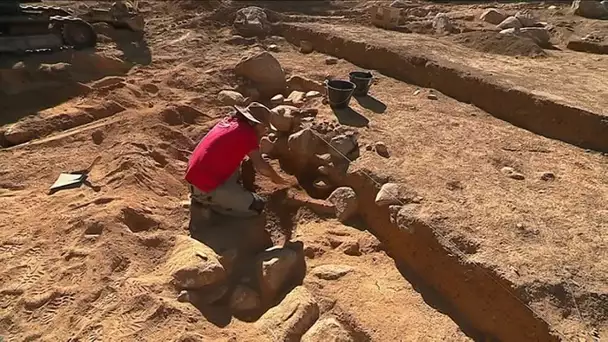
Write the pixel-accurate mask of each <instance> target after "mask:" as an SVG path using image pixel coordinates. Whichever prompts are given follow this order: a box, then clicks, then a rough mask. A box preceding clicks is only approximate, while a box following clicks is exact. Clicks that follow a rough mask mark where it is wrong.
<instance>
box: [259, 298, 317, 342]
mask: <svg viewBox="0 0 608 342" xmlns="http://www.w3.org/2000/svg"><path fill="white" fill-rule="evenodd" d="M318 318H319V305H318V304H317V302H316V300H315V299H314V298H313V296H312V295H311V294H310V292H308V290H306V288H304V287H303V286H298V287H296V288H295V289H293V290H292V291H291V292H290V293H289V294H288V295H287V296H286V297H285V299H283V301H282V302H281V303H279V305H277V306H275V307H273V308H271V309H270V310H268V311H267V312H266V313H265V314H264V315H263V316H262V317H261V318H260V319H259V320H258V321H257V322H256V323H255V326H256V327H257V328H258V329H260V330H262V331H264V332H265V333H267V334H268V335H269V336H272V337H273V340H274V341H284V342H296V341H300V339H301V337H302V335H304V333H305V332H306V331H308V329H310V327H312V326H313V324H314V323H315V322H316V320H317V319H318Z"/></svg>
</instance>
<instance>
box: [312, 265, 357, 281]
mask: <svg viewBox="0 0 608 342" xmlns="http://www.w3.org/2000/svg"><path fill="white" fill-rule="evenodd" d="M352 271H354V268H352V267H350V266H346V265H321V266H317V267H315V268H313V269H312V271H311V273H312V275H314V276H315V277H317V278H319V279H323V280H337V279H340V278H342V277H344V276H345V275H347V274H349V273H350V272H352Z"/></svg>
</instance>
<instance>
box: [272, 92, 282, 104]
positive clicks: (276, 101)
mask: <svg viewBox="0 0 608 342" xmlns="http://www.w3.org/2000/svg"><path fill="white" fill-rule="evenodd" d="M283 102H285V96H283V95H281V94H278V95H275V96H273V97H272V98H271V99H270V103H272V104H273V105H282V104H283Z"/></svg>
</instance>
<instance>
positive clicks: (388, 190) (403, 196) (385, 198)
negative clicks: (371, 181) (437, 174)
mask: <svg viewBox="0 0 608 342" xmlns="http://www.w3.org/2000/svg"><path fill="white" fill-rule="evenodd" d="M416 197H418V195H417V194H416V192H414V191H412V190H409V189H408V188H407V187H406V186H405V185H403V184H398V183H386V184H383V185H382V187H381V188H380V191H378V193H377V194H376V200H375V203H376V205H379V206H387V205H394V204H405V203H412V202H413V201H414V199H415V198H416Z"/></svg>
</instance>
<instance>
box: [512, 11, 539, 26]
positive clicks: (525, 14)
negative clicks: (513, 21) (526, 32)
mask: <svg viewBox="0 0 608 342" xmlns="http://www.w3.org/2000/svg"><path fill="white" fill-rule="evenodd" d="M514 17H515V18H517V19H518V20H519V22H520V23H521V25H522V26H523V27H533V26H536V25H537V24H538V19H537V18H536V17H535V16H534V14H533V13H532V11H530V10H527V9H526V10H521V11H519V12H517V13H515V15H514Z"/></svg>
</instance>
